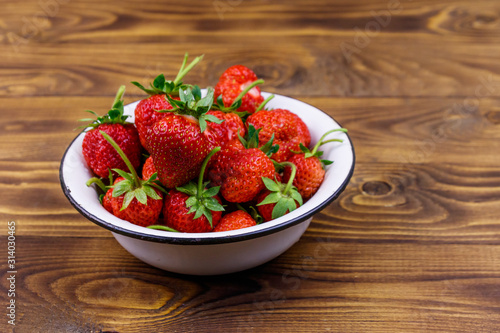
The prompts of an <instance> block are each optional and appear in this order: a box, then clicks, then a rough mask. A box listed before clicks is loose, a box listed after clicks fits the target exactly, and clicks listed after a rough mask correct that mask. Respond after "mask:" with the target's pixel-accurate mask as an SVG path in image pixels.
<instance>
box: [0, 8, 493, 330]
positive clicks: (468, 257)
mask: <svg viewBox="0 0 500 333" xmlns="http://www.w3.org/2000/svg"><path fill="white" fill-rule="evenodd" d="M0 6H1V8H2V11H1V12H0V48H1V52H0V78H1V80H0V142H1V144H0V219H1V220H2V221H11V220H14V221H16V225H17V229H16V236H17V240H16V251H17V252H16V255H17V265H18V267H17V269H18V273H17V275H16V278H17V281H16V288H17V289H16V293H17V296H16V297H17V298H16V300H17V301H18V303H17V304H18V307H17V326H16V327H15V330H14V331H13V330H12V328H13V327H11V326H10V325H8V324H7V322H6V320H5V318H4V319H1V320H0V331H1V332H10V331H13V332H16V333H19V332H21V333H24V332H29V333H32V332H43V333H45V332H85V333H88V332H100V333H105V332H108V333H111V332H119V333H126V332H165V331H168V332H342V333H344V332H353V333H358V332H381V333H382V332H383V333H388V332H390V333H395V332H405V333H406V332H484V333H491V332H497V331H498V327H500V301H499V299H500V298H499V290H500V264H499V261H498V258H499V256H500V247H499V246H500V241H499V239H500V224H499V223H498V217H499V216H500V157H499V156H498V151H500V131H499V128H500V127H499V126H500V63H499V62H498V54H500V49H499V46H498V45H500V44H499V42H500V5H499V4H498V1H495V0H478V1H474V2H472V1H457V0H445V1H439V2H436V1H432V0H418V1H417V0H414V1H409V0H408V1H407V0H400V1H387V0H374V1H362V0H358V1H350V0H339V1H335V2H332V1H327V0H314V1H309V0H293V1H272V2H271V1H266V0H249V1H238V0H231V1H229V0H214V1H198V0H195V1H190V2H176V3H174V2H172V1H159V0H152V1H148V2H147V4H145V3H142V2H137V1H131V0H124V1H120V2H117V1H113V0H111V1H96V0H90V1H80V0H70V1H67V0H47V1H38V0H28V1H23V2H12V1H6V0H0ZM185 52H189V53H190V55H191V56H193V57H194V56H195V55H199V54H205V57H204V60H203V62H202V63H201V64H200V65H199V66H198V67H197V68H196V69H195V70H194V71H193V72H192V73H190V74H189V75H188V76H187V77H186V80H187V81H190V82H196V83H198V84H199V85H201V86H208V85H214V84H215V83H216V81H217V78H218V76H219V75H220V73H222V71H223V70H224V69H225V68H227V67H228V66H230V65H233V64H237V63H242V64H245V65H247V66H249V67H251V68H252V69H254V71H255V72H256V73H257V74H258V76H259V77H262V78H264V79H265V81H266V83H265V84H264V85H263V86H262V89H263V90H265V91H270V92H274V93H278V94H283V95H289V96H292V97H295V98H298V99H301V100H303V101H304V102H307V103H309V104H312V105H314V106H317V107H319V108H320V109H322V110H324V111H325V112H326V113H328V114H329V115H331V116H332V117H334V118H335V119H336V120H337V121H339V122H340V123H341V124H342V125H343V126H344V127H346V128H348V129H349V134H350V137H351V139H352V141H353V143H354V146H355V150H356V161H357V163H356V169H355V172H354V175H353V178H352V180H351V182H350V184H349V186H348V187H347V189H346V190H345V192H344V193H342V195H341V196H340V197H339V198H338V199H337V200H336V201H334V202H333V203H332V204H331V205H329V206H328V207H326V208H325V209H324V210H323V211H321V212H320V213H318V214H316V215H315V216H314V218H313V221H312V223H311V225H310V227H309V229H308V230H307V231H306V233H305V234H304V236H303V237H302V238H301V240H300V241H299V242H298V243H297V244H296V245H294V246H293V247H292V248H291V249H290V250H289V251H287V252H286V253H285V254H283V255H282V256H280V257H279V258H277V259H275V260H273V261H271V262H269V263H267V264H264V265H262V266H260V267H257V268H254V269H251V270H248V271H245V272H240V273H236V274H230V275H225V276H215V277H193V276H183V275H178V274H172V273H169V272H164V271H160V270H158V269H155V268H153V267H150V266H148V265H146V264H144V263H142V262H141V261H139V260H137V259H135V258H134V257H132V256H131V255H130V254H128V253H127V252H126V251H125V250H124V249H123V248H121V247H120V246H119V244H118V243H117V242H116V241H115V240H114V238H113V237H112V235H111V234H110V233H109V232H108V231H106V230H103V229H102V228H100V227H98V226H96V225H94V224H93V223H91V222H89V221H87V220H86V219H84V218H83V217H82V216H81V215H79V214H78V213H77V212H76V210H75V209H74V208H73V207H72V206H71V205H70V204H69V202H68V201H67V200H66V198H65V197H64V195H63V193H62V191H61V188H60V184H59V178H58V168H59V162H60V159H61V157H62V155H63V153H64V151H65V149H66V147H67V146H68V145H69V143H70V142H71V140H72V139H73V138H74V137H75V136H76V134H77V132H75V131H74V130H73V129H74V128H75V127H76V126H78V123H77V121H76V120H77V119H79V118H82V117H84V115H85V114H84V113H83V110H85V109H92V110H95V111H97V112H98V113H103V112H104V111H106V110H107V109H108V108H109V106H110V103H111V102H112V99H113V96H114V94H115V91H116V89H117V87H118V86H119V85H121V84H126V86H127V93H126V95H125V101H126V103H130V102H133V101H136V100H138V99H140V98H143V97H144V95H143V94H142V93H141V92H140V91H139V90H138V89H137V88H135V87H134V86H133V85H132V84H130V81H134V80H137V81H140V82H142V83H144V84H147V82H149V81H151V80H152V79H153V78H154V77H155V76H156V75H157V74H159V73H165V74H166V75H167V76H168V77H174V76H175V75H176V72H177V69H178V67H179V65H180V62H181V60H182V57H183V55H184V53H185ZM4 226H5V225H4ZM6 233H7V229H6V227H1V228H0V237H1V238H2V240H1V241H0V243H1V244H4V243H5V242H4V241H5V239H6ZM2 258H6V255H4V257H2ZM0 267H1V271H0V277H1V282H0V300H1V302H2V304H6V302H8V301H9V300H8V296H7V291H8V289H9V285H8V281H7V277H8V273H7V267H6V260H4V259H1V260H0Z"/></svg>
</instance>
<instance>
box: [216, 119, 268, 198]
mask: <svg viewBox="0 0 500 333" xmlns="http://www.w3.org/2000/svg"><path fill="white" fill-rule="evenodd" d="M258 133H259V132H258V131H256V130H255V128H253V127H250V128H249V131H248V134H247V137H248V138H249V139H248V140H245V139H243V138H241V140H242V141H243V146H244V147H246V148H244V149H238V148H227V149H224V150H223V151H221V152H220V154H218V156H216V159H215V160H214V163H213V164H212V165H211V169H210V170H209V171H208V177H209V179H210V180H211V181H212V182H213V184H214V185H216V186H221V190H220V191H221V194H222V196H223V197H224V199H226V200H227V201H229V202H239V203H240V202H247V201H250V200H252V199H254V198H255V196H256V195H257V194H259V192H260V191H262V190H263V189H264V187H265V185H264V183H263V181H262V177H272V176H273V175H274V173H275V169H274V164H273V162H272V160H271V159H270V158H269V156H267V155H266V153H272V152H273V151H275V149H276V148H277V147H276V146H272V140H270V141H269V142H268V143H267V144H266V145H264V146H262V147H261V149H259V148H256V147H257V145H258V135H259V134H258Z"/></svg>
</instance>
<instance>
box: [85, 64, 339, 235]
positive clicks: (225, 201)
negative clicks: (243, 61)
mask: <svg viewBox="0 0 500 333" xmlns="http://www.w3.org/2000/svg"><path fill="white" fill-rule="evenodd" d="M187 59H188V56H187V54H186V56H185V58H184V61H183V63H182V66H181V68H180V70H179V73H178V74H177V76H176V78H175V79H174V80H172V81H168V80H166V79H165V77H164V75H159V76H158V77H156V78H155V80H154V82H152V83H151V84H150V86H149V87H147V88H146V87H144V86H142V85H141V84H139V83H137V82H132V83H133V84H134V85H136V86H137V87H139V88H140V89H142V90H143V91H144V92H146V93H147V94H148V95H149V97H148V98H145V99H143V100H141V101H140V102H139V103H138V104H137V106H136V109H135V123H130V122H128V121H127V118H128V116H126V115H124V104H123V93H124V90H125V87H124V86H122V87H120V89H119V90H118V93H117V95H116V98H115V101H114V103H113V105H112V108H111V110H109V111H108V112H107V113H106V114H105V115H104V116H101V117H99V116H98V115H97V114H96V113H94V112H92V111H88V112H91V113H92V114H93V115H94V116H95V117H97V119H84V120H85V121H91V123H90V125H85V127H86V133H85V137H84V139H83V144H82V148H83V155H84V158H85V160H86V162H87V164H88V166H89V168H90V169H91V170H92V171H93V172H94V174H95V175H96V177H93V178H91V179H90V180H89V181H88V182H87V185H88V186H90V185H92V184H95V185H97V186H96V189H97V190H98V191H99V192H101V193H100V199H101V202H102V205H103V207H104V208H105V209H106V210H107V211H109V212H110V213H112V214H114V215H115V216H117V217H119V218H121V219H124V220H127V221H129V222H131V223H134V224H137V225H140V226H144V227H148V228H153V229H163V230H167V231H177V232H210V231H227V230H235V229H240V228H244V227H249V226H253V225H256V224H258V223H262V222H265V221H269V220H272V219H275V218H278V217H280V216H283V215H285V214H287V213H288V212H291V211H293V210H295V209H296V208H297V207H299V206H300V205H302V204H303V202H305V201H307V200H308V199H309V198H311V196H312V195H314V193H316V191H317V190H318V188H319V186H320V185H321V183H322V181H323V178H324V175H325V170H324V165H325V164H328V163H331V162H330V161H325V160H321V159H320V156H321V152H320V151H318V148H319V147H320V146H321V145H322V144H324V143H327V142H332V141H340V142H341V140H339V139H330V140H327V139H326V136H327V135H329V134H330V133H331V132H335V131H344V132H345V131H346V130H345V129H335V130H332V131H329V132H327V133H325V134H324V135H323V137H322V138H321V139H320V140H319V142H318V143H317V144H316V145H315V146H314V147H311V149H308V147H309V145H310V143H311V135H310V132H309V129H308V128H307V126H306V124H305V123H304V122H303V121H302V120H301V119H300V118H299V117H298V116H297V115H296V114H295V113H293V112H291V111H290V110H285V109H272V110H267V109H265V105H266V103H267V102H268V101H269V100H270V99H271V98H272V97H273V96H271V97H270V98H268V99H266V100H264V98H263V97H262V95H261V91H260V88H259V87H258V85H259V84H262V83H263V80H259V79H258V78H257V76H256V75H255V73H254V72H253V71H252V70H250V69H249V68H247V67H245V66H242V65H236V66H232V67H229V68H228V69H227V70H226V71H225V72H224V73H223V74H222V75H221V76H220V78H219V81H218V82H217V84H216V86H215V88H211V87H209V88H207V90H206V94H204V95H202V91H201V89H200V88H199V87H198V86H196V85H190V84H185V83H183V82H182V79H183V77H184V76H185V75H186V74H187V73H188V72H189V71H190V70H191V69H192V68H193V67H194V66H195V65H196V64H197V63H198V62H199V61H200V60H201V59H202V57H197V58H196V59H194V60H193V61H192V62H191V63H190V64H187Z"/></svg>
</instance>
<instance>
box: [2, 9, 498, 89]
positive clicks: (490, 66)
mask: <svg viewBox="0 0 500 333" xmlns="http://www.w3.org/2000/svg"><path fill="white" fill-rule="evenodd" d="M214 3H216V2H210V3H203V2H199V3H197V4H196V5H190V6H189V7H187V6H185V7H182V6H181V7H176V9H174V10H172V11H170V7H171V6H165V5H163V3H160V2H158V3H156V4H154V3H153V4H151V7H149V6H148V8H144V6H142V5H140V4H138V3H134V2H125V3H124V5H123V6H110V5H109V4H106V3H103V2H96V3H94V5H93V9H92V10H87V11H85V10H82V5H81V4H79V3H78V2H68V3H65V4H64V5H63V4H61V5H60V6H59V9H58V10H57V13H56V14H55V15H54V16H53V17H51V16H50V15H46V16H45V18H43V17H42V18H39V17H37V16H36V13H38V12H39V11H40V4H38V2H31V6H29V7H26V9H24V10H23V11H19V8H18V6H7V7H6V8H7V9H6V10H8V11H9V10H10V11H12V12H10V13H11V14H12V15H6V17H8V19H6V21H5V22H4V23H3V27H2V28H3V31H2V33H1V34H0V36H2V37H1V38H0V42H1V43H2V44H3V46H4V51H3V52H2V55H1V57H2V62H1V65H0V75H2V77H5V78H4V80H3V82H2V84H1V88H0V95H4V96H7V95H18V96H27V95H93V96H98V95H102V94H105V95H109V96H111V95H113V93H114V91H115V90H116V87H118V86H119V85H120V84H123V83H126V82H130V81H132V80H139V81H141V82H147V81H150V80H151V79H152V78H153V77H154V76H156V75H157V74H159V73H162V72H163V73H165V74H167V76H169V77H174V76H175V73H176V72H177V69H178V67H179V64H180V62H181V59H182V55H183V54H184V52H186V51H188V52H190V53H191V54H192V55H197V54H201V53H204V54H205V55H206V57H205V60H204V62H203V64H201V65H200V68H198V69H197V70H195V71H193V73H192V75H190V76H189V79H191V80H192V81H193V82H197V83H198V84H200V85H203V86H206V85H213V84H215V82H216V80H217V78H218V76H219V75H220V74H221V73H222V71H223V70H224V69H225V68H226V67H227V66H229V65H232V64H234V63H244V64H245V65H247V66H249V67H251V68H253V69H254V70H255V71H256V72H257V74H258V75H259V76H260V77H262V78H264V79H266V85H267V89H268V90H271V91H275V92H279V93H283V94H294V95H296V94H307V95H309V96H380V97H381V96H398V97H399V96H421V95H426V96H472V97H474V96H475V91H476V90H475V89H476V87H477V86H478V85H480V84H482V82H488V84H489V86H490V89H489V90H487V91H486V90H483V92H482V93H483V94H486V95H487V96H490V97H492V96H493V97H498V96H500V89H499V88H498V87H499V83H498V82H500V65H499V63H498V61H497V56H496V55H498V54H499V53H500V52H499V51H500V50H499V49H498V42H499V38H500V37H499V36H500V34H498V32H499V31H498V27H497V25H496V23H495V22H497V20H496V19H495V16H494V15H493V14H491V13H494V12H495V10H497V9H498V4H497V3H496V2H495V1H477V2H475V3H474V4H466V3H463V2H458V1H447V2H444V3H440V4H436V3H434V2H430V1H425V2H419V3H416V2H409V1H401V2H400V4H401V6H400V7H401V8H399V9H400V10H395V11H393V13H392V14H391V15H390V22H388V23H387V25H385V24H382V23H379V22H382V21H380V19H381V18H379V20H377V19H376V18H375V16H376V15H375V16H373V13H372V14H370V13H371V12H376V13H378V12H382V11H384V10H385V11H387V10H388V9H387V6H388V4H390V3H391V2H387V1H378V2H374V3H370V4H364V5H363V6H359V7H358V6H357V5H356V6H355V5H353V4H352V3H350V2H343V3H339V4H337V6H332V5H331V3H330V2H328V1H319V2H317V3H315V5H314V6H312V5H310V3H309V2H306V1H301V2H297V3H296V4H295V5H287V4H284V3H283V4H276V5H271V6H269V5H260V4H259V3H256V2H248V3H247V2H246V1H245V2H242V3H241V4H239V5H238V6H237V7H236V8H234V9H233V10H231V11H230V12H228V14H230V15H227V17H224V18H223V19H221V18H220V17H219V16H218V15H217V12H216V9H214V8H213V4H214ZM223 3H226V4H227V3H228V2H223ZM166 7H168V8H169V9H168V10H166ZM195 8H196V9H195ZM193 11H194V12H193ZM8 13H9V12H8ZM31 13H33V14H31ZM277 13H280V14H279V16H277ZM193 15H197V16H196V17H197V20H196V21H194V20H190V18H192V16H193ZM388 19H389V18H387V20H388ZM38 20H41V22H45V23H40V22H38ZM34 22H36V23H37V25H35V23H34ZM30 23H31V25H35V28H32V29H31V30H34V31H35V33H32V34H30V31H31V30H30V29H29V27H30ZM374 24H375V26H376V24H378V25H379V28H380V29H375V30H373V32H370V31H371V30H369V29H370V27H371V26H373V25H374ZM384 25H385V26H384ZM36 27H38V28H36ZM130 27H133V28H134V29H130ZM367 27H368V30H367ZM379 30H380V31H379ZM23 31H24V34H23ZM9 36H10V37H9ZM13 36H18V37H19V38H22V39H15V37H13ZM409 36H411V37H409ZM13 38H14V39H13ZM221 40H224V45H225V46H224V47H221V46H220V44H219V43H220V41H221ZM242 40H244V41H245V42H244V43H241V41H242ZM409 40H411V42H408V41H409ZM130 45H136V46H134V47H130ZM388 50H390V52H388ZM133 91H135V92H136V94H139V91H138V90H133Z"/></svg>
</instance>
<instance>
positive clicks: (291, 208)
mask: <svg viewBox="0 0 500 333" xmlns="http://www.w3.org/2000/svg"><path fill="white" fill-rule="evenodd" d="M285 200H286V205H287V208H288V212H293V211H294V210H295V209H296V208H297V205H296V204H295V200H293V199H292V198H287V199H285Z"/></svg>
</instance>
